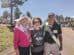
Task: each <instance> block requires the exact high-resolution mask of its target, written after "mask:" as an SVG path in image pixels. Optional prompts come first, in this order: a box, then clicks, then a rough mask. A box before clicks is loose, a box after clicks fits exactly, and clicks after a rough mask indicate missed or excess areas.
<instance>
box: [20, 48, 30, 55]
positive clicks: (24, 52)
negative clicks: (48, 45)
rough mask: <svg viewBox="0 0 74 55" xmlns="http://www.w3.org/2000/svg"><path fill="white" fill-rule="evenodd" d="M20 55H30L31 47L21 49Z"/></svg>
mask: <svg viewBox="0 0 74 55" xmlns="http://www.w3.org/2000/svg"><path fill="white" fill-rule="evenodd" d="M19 53H20V55H30V54H29V47H19Z"/></svg>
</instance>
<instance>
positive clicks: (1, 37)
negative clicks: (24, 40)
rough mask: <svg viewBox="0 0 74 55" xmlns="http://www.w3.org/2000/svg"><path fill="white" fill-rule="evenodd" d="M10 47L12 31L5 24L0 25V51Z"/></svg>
mask: <svg viewBox="0 0 74 55" xmlns="http://www.w3.org/2000/svg"><path fill="white" fill-rule="evenodd" d="M10 47H12V32H10V29H9V28H8V27H6V26H0V52H1V51H3V50H5V49H7V48H10Z"/></svg>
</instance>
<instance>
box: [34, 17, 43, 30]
mask: <svg viewBox="0 0 74 55" xmlns="http://www.w3.org/2000/svg"><path fill="white" fill-rule="evenodd" d="M41 24H42V21H41V19H40V18H34V19H33V27H34V28H35V29H36V30H39V29H40V26H41Z"/></svg>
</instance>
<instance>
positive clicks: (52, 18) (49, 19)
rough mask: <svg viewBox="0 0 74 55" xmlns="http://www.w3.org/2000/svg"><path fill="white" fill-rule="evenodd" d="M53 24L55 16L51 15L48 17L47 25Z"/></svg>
mask: <svg viewBox="0 0 74 55" xmlns="http://www.w3.org/2000/svg"><path fill="white" fill-rule="evenodd" d="M54 22H55V16H53V15H51V16H48V23H49V24H52V23H54Z"/></svg>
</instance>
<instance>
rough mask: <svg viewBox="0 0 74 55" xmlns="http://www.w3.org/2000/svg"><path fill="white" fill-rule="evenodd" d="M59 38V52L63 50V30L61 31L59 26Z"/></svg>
mask: <svg viewBox="0 0 74 55" xmlns="http://www.w3.org/2000/svg"><path fill="white" fill-rule="evenodd" d="M58 38H59V42H60V48H59V50H62V47H63V45H62V29H61V26H60V25H59V30H58Z"/></svg>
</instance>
